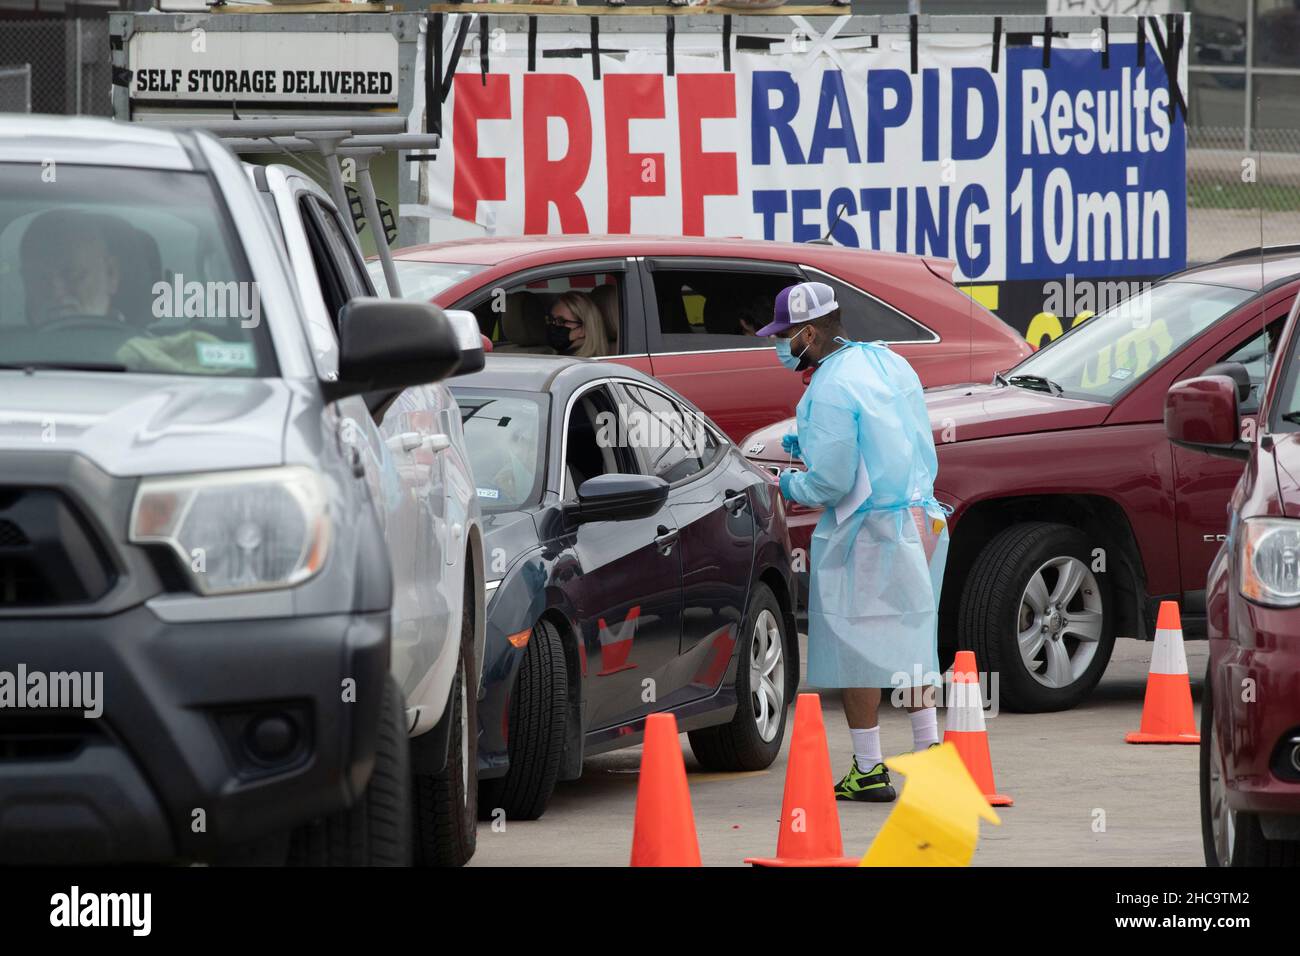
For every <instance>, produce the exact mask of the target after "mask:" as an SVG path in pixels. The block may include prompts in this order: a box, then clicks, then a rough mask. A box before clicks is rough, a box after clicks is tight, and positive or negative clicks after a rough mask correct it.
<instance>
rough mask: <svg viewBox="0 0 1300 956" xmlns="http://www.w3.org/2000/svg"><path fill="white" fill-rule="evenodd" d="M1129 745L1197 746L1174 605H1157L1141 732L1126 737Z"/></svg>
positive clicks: (1183, 655) (1180, 633) (1180, 629)
mask: <svg viewBox="0 0 1300 956" xmlns="http://www.w3.org/2000/svg"><path fill="white" fill-rule="evenodd" d="M1124 741H1125V742H1126V743H1130V744H1199V743H1200V742H1201V735H1200V734H1198V733H1197V732H1196V717H1195V716H1194V715H1193V714H1192V685H1191V682H1190V681H1189V680H1188V677H1187V655H1186V654H1185V653H1184V652H1183V625H1182V622H1181V621H1180V620H1179V617H1178V605H1177V603H1175V602H1174V601H1161V602H1160V614H1159V616H1157V617H1156V646H1155V650H1154V651H1152V653H1151V671H1150V673H1148V674H1147V694H1146V700H1145V701H1143V704H1142V729H1141V730H1139V731H1136V732H1134V733H1131V734H1126V735H1125V737H1124Z"/></svg>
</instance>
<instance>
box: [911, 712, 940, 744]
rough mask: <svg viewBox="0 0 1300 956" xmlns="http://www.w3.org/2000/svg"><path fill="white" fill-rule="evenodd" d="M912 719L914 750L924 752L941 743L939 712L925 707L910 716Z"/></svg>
mask: <svg viewBox="0 0 1300 956" xmlns="http://www.w3.org/2000/svg"><path fill="white" fill-rule="evenodd" d="M908 716H909V717H911V718H912V749H913V750H924V749H925V748H926V747H928V746H930V744H937V743H938V742H939V712H938V711H936V710H935V709H934V708H933V707H925V708H922V709H921V710H917V711H913V712H912V713H911V714H909V715H908Z"/></svg>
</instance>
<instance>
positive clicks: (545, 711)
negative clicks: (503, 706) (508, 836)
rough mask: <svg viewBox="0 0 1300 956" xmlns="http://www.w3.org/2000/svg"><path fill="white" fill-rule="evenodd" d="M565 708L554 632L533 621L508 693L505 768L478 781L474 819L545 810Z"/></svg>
mask: <svg viewBox="0 0 1300 956" xmlns="http://www.w3.org/2000/svg"><path fill="white" fill-rule="evenodd" d="M568 707H569V672H568V669H567V667H566V664H565V660H564V645H563V643H562V642H561V641H560V632H559V631H557V630H556V629H555V627H554V625H552V624H551V623H550V622H549V621H544V620H543V621H538V622H537V623H536V624H534V625H533V632H532V634H531V636H530V637H529V638H528V644H527V646H526V647H525V649H524V660H523V663H522V664H520V665H519V674H518V675H517V676H516V678H515V690H514V693H513V694H511V695H510V737H509V741H508V743H507V753H508V754H509V757H510V769H509V770H507V771H506V773H505V776H503V777H497V778H495V779H493V780H484V781H482V782H481V783H480V784H479V791H478V812H479V817H480V819H483V820H492V819H494V816H495V814H496V813H497V812H498V811H504V813H505V818H506V819H507V820H536V819H538V818H539V817H540V816H541V815H542V814H543V813H545V812H546V805H547V804H548V803H550V802H551V794H552V793H554V792H555V781H556V779H557V778H558V777H559V773H560V758H561V757H562V755H563V753H564V720H565V714H566V713H567V712H568Z"/></svg>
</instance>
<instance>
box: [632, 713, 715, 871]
mask: <svg viewBox="0 0 1300 956" xmlns="http://www.w3.org/2000/svg"><path fill="white" fill-rule="evenodd" d="M631 865H632V866H699V865H700V844H699V841H698V840H696V838H695V814H694V813H692V812H691V792H690V789H689V788H688V787H687V786H686V764H685V762H683V760H682V745H681V742H680V740H679V739H678V735H677V718H676V717H674V716H673V715H672V714H651V715H650V716H649V717H647V718H646V720H645V744H644V746H643V747H642V749H641V779H640V780H639V781H638V783H637V788H636V823H635V824H634V828H633V831H632V863H631Z"/></svg>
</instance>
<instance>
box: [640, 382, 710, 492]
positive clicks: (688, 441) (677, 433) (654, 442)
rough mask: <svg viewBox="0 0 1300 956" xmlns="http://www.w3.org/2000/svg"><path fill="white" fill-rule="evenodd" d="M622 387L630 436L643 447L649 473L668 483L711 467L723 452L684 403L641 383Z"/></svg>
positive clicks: (682, 479) (642, 451)
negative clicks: (626, 399)
mask: <svg viewBox="0 0 1300 956" xmlns="http://www.w3.org/2000/svg"><path fill="white" fill-rule="evenodd" d="M623 391H624V393H625V394H626V395H627V398H628V404H627V405H626V406H625V407H624V409H623V419H624V427H625V429H626V432H627V435H628V440H629V443H630V444H632V445H633V446H634V447H636V448H638V449H639V450H640V452H641V456H642V458H643V459H644V460H645V462H646V466H647V468H648V470H649V474H652V475H654V476H656V477H658V478H662V479H664V481H666V482H668V483H669V484H673V483H675V482H678V481H684V480H685V479H687V478H690V477H692V476H693V475H697V474H699V473H700V472H701V471H703V470H704V469H706V468H708V467H709V465H711V464H712V463H713V460H714V459H715V458H716V457H717V456H718V454H719V453H720V452H721V450H722V444H721V442H719V441H718V439H717V437H716V436H715V435H714V434H713V433H712V432H711V431H710V430H709V428H708V426H707V425H705V423H704V421H703V420H702V419H701V418H700V417H699V416H698V415H696V414H695V413H694V412H692V411H691V410H690V409H688V408H686V407H685V406H684V405H682V404H680V403H678V402H675V401H673V400H672V399H670V398H669V397H668V396H667V395H664V394H663V393H661V392H658V391H655V390H654V389H651V388H644V387H642V386H640V385H624V386H623Z"/></svg>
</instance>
